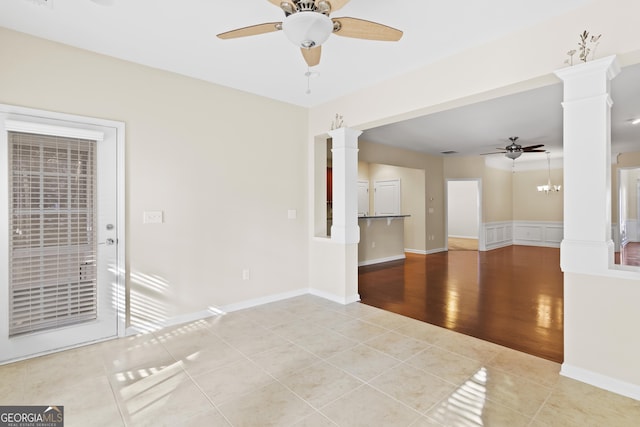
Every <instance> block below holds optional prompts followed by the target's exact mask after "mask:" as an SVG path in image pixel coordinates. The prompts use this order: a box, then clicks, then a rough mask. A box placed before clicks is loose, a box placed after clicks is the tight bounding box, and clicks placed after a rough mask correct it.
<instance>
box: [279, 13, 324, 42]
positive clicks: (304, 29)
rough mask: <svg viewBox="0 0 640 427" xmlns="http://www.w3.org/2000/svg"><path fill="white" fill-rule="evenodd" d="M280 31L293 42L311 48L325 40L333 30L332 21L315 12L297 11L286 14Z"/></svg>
mask: <svg viewBox="0 0 640 427" xmlns="http://www.w3.org/2000/svg"><path fill="white" fill-rule="evenodd" d="M282 31H284V34H285V35H286V36H287V38H288V39H289V40H291V42H292V43H293V44H295V45H296V46H298V47H303V48H307V49H311V48H312V47H316V46H320V45H321V44H322V43H324V42H325V41H327V39H328V38H329V36H330V35H331V33H332V32H333V21H332V20H331V19H330V18H329V17H328V16H326V15H323V14H321V13H317V12H298V13H294V14H293V15H289V16H287V18H286V19H285V20H284V22H282Z"/></svg>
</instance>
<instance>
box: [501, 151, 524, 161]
mask: <svg viewBox="0 0 640 427" xmlns="http://www.w3.org/2000/svg"><path fill="white" fill-rule="evenodd" d="M521 154H522V151H507V152H506V153H504V155H505V156H506V157H508V158H510V159H511V160H515V159H517V158H518V157H520V155H521Z"/></svg>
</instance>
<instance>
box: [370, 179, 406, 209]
mask: <svg viewBox="0 0 640 427" xmlns="http://www.w3.org/2000/svg"><path fill="white" fill-rule="evenodd" d="M374 191H375V193H374V195H373V210H374V215H400V180H399V179H390V180H385V181H375V183H374Z"/></svg>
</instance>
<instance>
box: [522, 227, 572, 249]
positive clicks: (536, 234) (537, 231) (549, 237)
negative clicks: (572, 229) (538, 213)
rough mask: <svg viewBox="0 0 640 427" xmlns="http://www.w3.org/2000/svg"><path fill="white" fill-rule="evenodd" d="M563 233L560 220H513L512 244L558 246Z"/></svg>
mask: <svg viewBox="0 0 640 427" xmlns="http://www.w3.org/2000/svg"><path fill="white" fill-rule="evenodd" d="M563 234H564V224H563V223H562V222H547V221H535V222H534V221H514V222H513V244H514V245H525V246H544V247H551V248H559V247H560V243H561V242H562V238H563Z"/></svg>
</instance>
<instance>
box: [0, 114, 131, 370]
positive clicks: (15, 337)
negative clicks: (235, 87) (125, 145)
mask: <svg viewBox="0 0 640 427" xmlns="http://www.w3.org/2000/svg"><path fill="white" fill-rule="evenodd" d="M21 119H22V120H15V119H5V120H4V121H3V125H4V129H3V132H2V133H3V137H2V141H3V142H4V144H5V146H4V147H2V156H3V157H5V158H4V159H3V164H4V168H5V171H6V173H5V174H4V175H5V177H4V182H3V183H2V184H3V185H2V187H4V188H3V190H4V191H5V192H6V197H4V200H3V202H5V201H6V202H5V203H4V204H5V206H4V208H3V209H2V210H3V211H4V212H3V213H4V215H6V218H7V220H8V221H7V222H5V224H8V235H7V236H6V238H5V239H3V240H4V241H3V242H1V244H2V246H3V249H4V253H5V257H4V258H6V263H5V265H6V271H4V272H3V273H4V275H5V277H6V279H7V280H6V287H5V289H3V293H4V295H6V298H2V299H1V300H0V301H2V302H3V304H4V305H5V307H3V309H2V312H3V313H6V316H5V318H4V319H3V320H2V323H1V326H2V329H1V333H2V337H1V338H0V340H1V341H0V361H7V360H14V359H19V358H24V357H28V356H30V355H35V354H41V353H46V352H50V351H54V350H57V349H62V348H67V347H71V346H77V345H80V344H83V343H88V342H92V341H96V340H101V339H105V338H108V337H114V336H117V334H118V310H119V304H121V301H120V299H121V298H120V297H119V296H118V295H119V292H118V286H116V285H117V283H118V277H117V275H118V271H119V267H118V264H117V260H118V257H117V251H118V241H117V235H118V234H117V227H118V224H117V222H116V221H117V200H116V192H117V191H116V189H117V179H116V178H117V174H116V167H117V152H116V149H117V144H116V143H115V134H116V132H117V130H116V129H113V128H109V127H100V126H97V127H96V126H92V125H85V126H84V127H83V126H78V124H77V123H68V124H69V125H72V126H65V123H64V122H60V121H54V122H53V124H52V122H51V121H49V122H48V123H45V124H43V123H41V120H40V121H38V120H33V121H29V119H30V118H29V117H21Z"/></svg>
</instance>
